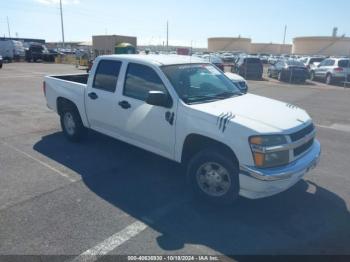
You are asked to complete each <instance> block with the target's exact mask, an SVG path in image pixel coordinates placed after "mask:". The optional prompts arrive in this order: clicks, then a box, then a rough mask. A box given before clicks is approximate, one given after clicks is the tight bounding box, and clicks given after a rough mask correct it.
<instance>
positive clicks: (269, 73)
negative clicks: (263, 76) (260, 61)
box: [267, 69, 272, 78]
mask: <svg viewBox="0 0 350 262" xmlns="http://www.w3.org/2000/svg"><path fill="white" fill-rule="evenodd" d="M267 76H268V77H269V78H272V73H271V70H269V69H268V70H267Z"/></svg>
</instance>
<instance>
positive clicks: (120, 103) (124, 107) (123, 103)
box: [118, 100, 131, 109]
mask: <svg viewBox="0 0 350 262" xmlns="http://www.w3.org/2000/svg"><path fill="white" fill-rule="evenodd" d="M118 105H119V106H120V107H121V108H123V109H128V108H130V107H131V105H130V103H129V102H128V101H125V100H124V101H120V102H119V103H118Z"/></svg>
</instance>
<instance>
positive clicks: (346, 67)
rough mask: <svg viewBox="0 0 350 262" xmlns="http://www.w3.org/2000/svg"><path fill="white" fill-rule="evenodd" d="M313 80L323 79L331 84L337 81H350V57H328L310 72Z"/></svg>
mask: <svg viewBox="0 0 350 262" xmlns="http://www.w3.org/2000/svg"><path fill="white" fill-rule="evenodd" d="M310 79H311V80H317V79H319V80H323V81H324V82H326V84H328V85H330V84H332V83H336V82H342V81H350V59H349V58H328V59H325V60H323V61H322V62H321V63H320V64H319V65H318V66H317V67H316V68H314V69H312V70H311V72H310Z"/></svg>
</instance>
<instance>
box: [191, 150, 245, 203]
mask: <svg viewBox="0 0 350 262" xmlns="http://www.w3.org/2000/svg"><path fill="white" fill-rule="evenodd" d="M187 175H188V178H189V181H190V183H191V185H192V188H193V191H194V193H195V194H196V196H197V197H200V198H201V199H204V200H206V201H209V202H212V203H215V204H220V205H227V204H231V203H233V202H234V201H235V200H236V199H237V198H238V192H239V176H238V175H239V168H238V163H236V161H235V160H234V159H230V158H228V157H227V156H225V154H224V153H223V152H220V151H219V150H217V149H206V150H203V151H201V152H199V153H197V154H196V155H195V156H194V157H193V158H192V159H191V160H190V162H189V164H188V168H187Z"/></svg>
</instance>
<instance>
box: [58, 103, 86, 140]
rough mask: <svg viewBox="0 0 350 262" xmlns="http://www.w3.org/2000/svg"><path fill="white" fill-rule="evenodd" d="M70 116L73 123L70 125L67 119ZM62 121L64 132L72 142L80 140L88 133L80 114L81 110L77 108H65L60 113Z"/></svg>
mask: <svg viewBox="0 0 350 262" xmlns="http://www.w3.org/2000/svg"><path fill="white" fill-rule="evenodd" d="M66 118H70V119H71V120H72V125H71V126H69V125H68V123H67V121H68V120H67V119H66ZM60 122H61V127H62V131H63V134H64V135H65V137H66V138H67V139H68V140H69V141H71V142H79V141H81V140H82V139H83V138H84V137H85V135H86V128H85V127H84V125H83V121H82V120H81V117H80V115H79V112H78V110H77V109H76V108H69V109H65V110H63V112H62V113H61V115H60Z"/></svg>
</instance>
